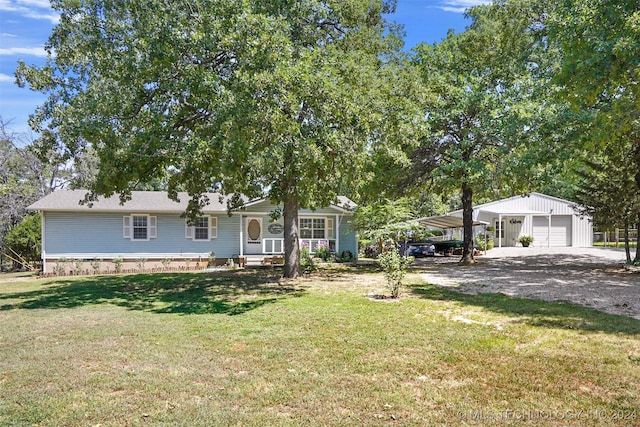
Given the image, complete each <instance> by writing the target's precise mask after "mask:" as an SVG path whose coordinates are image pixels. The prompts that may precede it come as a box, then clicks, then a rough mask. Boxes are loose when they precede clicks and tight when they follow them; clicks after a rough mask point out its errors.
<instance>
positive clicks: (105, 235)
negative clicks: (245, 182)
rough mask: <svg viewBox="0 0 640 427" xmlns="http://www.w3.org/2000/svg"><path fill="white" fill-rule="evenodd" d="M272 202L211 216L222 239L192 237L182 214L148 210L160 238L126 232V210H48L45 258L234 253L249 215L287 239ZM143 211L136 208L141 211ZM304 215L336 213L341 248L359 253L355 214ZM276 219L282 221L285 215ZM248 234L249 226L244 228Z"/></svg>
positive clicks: (268, 234) (309, 213) (266, 230)
mask: <svg viewBox="0 0 640 427" xmlns="http://www.w3.org/2000/svg"><path fill="white" fill-rule="evenodd" d="M273 209H274V206H273V205H270V204H268V203H260V204H257V205H254V206H250V207H248V208H247V211H246V212H242V213H236V214H234V215H232V216H229V215H227V214H226V213H221V214H218V215H212V216H213V217H215V218H217V238H214V239H211V240H210V241H193V240H192V239H187V238H186V237H185V220H184V219H183V218H181V217H180V215H179V214H177V213H176V214H168V213H154V212H152V211H150V212H148V213H147V214H148V215H150V216H155V217H156V219H157V224H156V226H157V238H154V239H150V240H146V241H135V240H131V239H128V238H124V237H123V217H124V216H127V215H129V214H128V213H125V212H118V213H115V212H114V213H105V212H53V211H47V212H45V213H44V215H43V218H44V236H43V237H44V248H43V249H44V253H45V255H46V257H53V258H55V257H60V256H71V257H76V258H84V259H90V258H99V257H104V258H109V257H116V256H118V257H125V258H126V257H134V258H137V257H140V256H145V257H149V258H151V257H154V258H164V257H180V256H184V257H191V256H194V255H195V256H198V255H202V256H206V255H207V254H208V253H209V252H211V251H213V252H215V254H216V257H217V258H230V257H235V256H238V255H239V254H240V245H241V227H245V219H246V217H259V218H262V224H263V231H262V233H263V234H262V237H263V238H266V239H269V238H271V239H277V238H282V237H283V233H272V232H271V231H269V225H271V224H273V222H271V218H270V216H269V215H268V213H269V212H270V211H272V210H273ZM138 214H141V213H136V215H138ZM300 216H301V217H304V216H313V217H318V218H331V219H332V220H333V221H334V226H335V224H336V221H337V224H338V236H339V248H338V252H339V253H341V252H342V251H344V250H349V251H351V252H352V253H353V254H354V255H355V254H356V253H357V242H356V235H355V233H353V232H352V231H351V229H350V227H349V224H348V221H349V220H350V218H351V216H350V215H347V214H344V213H343V212H340V211H337V210H335V209H333V208H326V209H322V210H317V211H315V212H312V211H309V210H303V211H301V212H300ZM276 223H277V224H280V225H283V224H284V221H283V219H282V218H280V219H279V220H278V221H276ZM242 232H243V235H244V237H245V238H246V231H245V230H242Z"/></svg>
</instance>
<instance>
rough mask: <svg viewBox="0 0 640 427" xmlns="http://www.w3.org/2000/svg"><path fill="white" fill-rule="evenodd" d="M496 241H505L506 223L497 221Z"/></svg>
mask: <svg viewBox="0 0 640 427" xmlns="http://www.w3.org/2000/svg"><path fill="white" fill-rule="evenodd" d="M495 236H496V239H504V221H502V222H500V221H496V231H495Z"/></svg>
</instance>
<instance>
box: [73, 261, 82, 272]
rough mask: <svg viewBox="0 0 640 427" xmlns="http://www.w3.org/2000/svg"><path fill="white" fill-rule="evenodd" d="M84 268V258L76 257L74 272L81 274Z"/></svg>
mask: <svg viewBox="0 0 640 427" xmlns="http://www.w3.org/2000/svg"><path fill="white" fill-rule="evenodd" d="M83 268H84V260H82V259H74V260H73V274H75V275H79V274H82V269H83Z"/></svg>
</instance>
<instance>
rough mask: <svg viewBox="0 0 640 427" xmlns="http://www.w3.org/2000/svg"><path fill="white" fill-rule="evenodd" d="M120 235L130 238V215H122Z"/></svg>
mask: <svg viewBox="0 0 640 427" xmlns="http://www.w3.org/2000/svg"><path fill="white" fill-rule="evenodd" d="M122 237H123V238H125V239H130V238H131V217H130V216H123V217H122Z"/></svg>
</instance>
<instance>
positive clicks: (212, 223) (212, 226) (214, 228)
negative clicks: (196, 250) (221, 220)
mask: <svg viewBox="0 0 640 427" xmlns="http://www.w3.org/2000/svg"><path fill="white" fill-rule="evenodd" d="M216 237H218V218H216V217H213V216H211V217H209V239H215V238H216Z"/></svg>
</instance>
